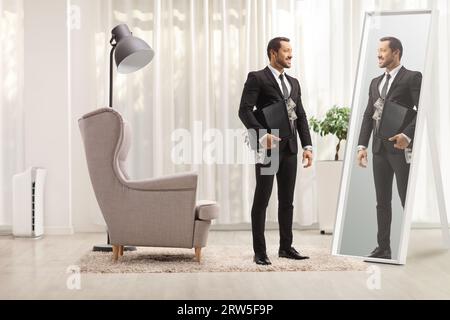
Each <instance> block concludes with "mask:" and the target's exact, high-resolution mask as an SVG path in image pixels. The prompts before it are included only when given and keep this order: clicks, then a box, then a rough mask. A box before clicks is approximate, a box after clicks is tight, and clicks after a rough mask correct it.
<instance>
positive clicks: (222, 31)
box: [71, 0, 450, 225]
mask: <svg viewBox="0 0 450 320" xmlns="http://www.w3.org/2000/svg"><path fill="white" fill-rule="evenodd" d="M86 2H87V1H86V0H73V1H71V3H72V4H75V5H77V4H83V3H84V4H86ZM89 3H90V4H89V5H90V6H91V8H92V10H91V11H90V12H87V13H86V12H81V16H82V17H83V16H86V15H87V16H89V18H90V21H96V22H95V23H92V22H90V23H87V22H86V20H84V21H85V22H84V24H83V18H82V19H81V21H82V28H83V30H84V32H85V33H86V28H87V29H88V32H87V34H88V35H89V37H90V39H91V42H92V44H93V45H92V46H91V47H89V48H86V50H84V49H83V50H84V53H83V54H86V55H90V56H91V57H95V58H92V59H91V65H88V66H87V67H86V70H88V69H89V70H96V73H95V81H93V82H91V83H89V85H90V86H92V87H94V88H95V90H92V88H90V89H89V90H92V91H91V92H93V95H95V96H94V97H91V101H92V102H93V103H95V105H96V106H98V107H99V106H106V105H107V101H108V72H109V71H108V56H109V50H110V47H109V37H110V30H111V29H112V27H114V26H115V25H117V24H119V23H126V24H128V25H129V27H130V28H131V29H132V31H133V33H134V34H135V35H136V36H138V37H141V38H143V39H145V40H146V41H147V42H148V43H149V44H150V45H151V46H152V47H153V48H154V49H155V51H156V56H155V59H154V60H153V61H152V63H151V65H150V66H149V67H147V68H146V69H144V70H141V71H139V72H137V73H135V74H132V75H127V76H124V75H117V76H116V77H115V91H114V106H115V108H116V109H118V110H120V111H121V112H122V114H123V115H124V117H125V118H126V119H127V120H128V121H129V122H130V123H131V125H132V127H133V132H134V137H133V146H132V150H131V154H130V158H129V163H128V165H129V171H130V174H131V176H132V177H134V178H143V177H156V176H161V175H165V174H169V173H173V172H181V171H185V170H196V171H198V173H199V179H200V180H199V189H198V193H199V198H204V199H213V200H216V201H218V202H220V204H221V206H222V213H221V218H220V220H219V223H224V224H235V223H243V222H249V221H250V209H251V201H252V198H253V190H254V179H255V178H254V169H253V166H252V165H243V164H213V165H208V164H202V163H196V164H192V165H176V164H174V163H173V161H172V160H171V149H172V146H173V142H172V141H171V133H172V132H173V131H174V130H176V129H179V128H184V129H187V130H188V131H189V132H190V133H191V134H192V135H193V139H194V138H195V143H197V145H196V147H198V144H199V143H200V141H201V140H202V133H203V132H205V131H206V130H207V129H211V128H215V129H218V130H219V131H220V132H222V133H224V132H225V130H227V129H240V128H243V126H242V124H241V122H240V120H239V118H238V116H237V112H238V107H239V102H240V97H241V93H242V88H243V84H244V82H245V80H246V76H247V73H248V72H249V71H253V70H258V69H261V68H263V67H265V66H266V64H267V57H266V46H267V42H268V41H269V40H270V39H271V38H273V37H275V36H280V35H282V36H287V37H289V38H291V40H292V45H293V49H294V64H293V68H292V69H291V70H289V71H288V73H289V74H290V75H292V76H294V77H297V78H298V79H299V80H300V83H301V85H302V91H303V100H304V101H303V102H304V105H305V108H306V112H307V115H308V116H309V117H310V116H317V117H322V116H323V115H324V114H325V112H326V111H327V110H328V109H329V108H330V107H332V106H333V105H341V106H350V105H351V98H352V90H353V84H354V77H355V74H356V68H357V61H358V53H359V44H360V37H361V31H362V24H363V19H364V13H365V12H366V11H382V10H415V9H439V10H440V14H439V25H440V29H439V43H440V44H439V45H440V48H439V57H438V63H439V64H440V68H439V70H438V72H439V74H440V79H441V80H442V81H440V83H439V84H440V88H439V89H440V90H439V97H440V103H441V104H442V105H447V106H448V104H449V96H448V91H449V90H448V89H449V86H448V72H449V66H448V56H449V52H448V42H449V40H450V38H449V21H450V20H449V19H450V12H449V8H448V3H447V1H446V0H436V1H432V0H429V1H426V0H403V1H393V0H278V1H276V0H209V1H208V0H164V1H162V0H152V1H149V0H99V1H95V2H93V1H92V2H91V1H89ZM85 85H87V84H85ZM442 116H443V117H440V118H439V119H441V121H442V126H440V129H441V130H442V131H441V135H440V137H441V138H442V139H443V140H442V141H441V144H440V145H445V143H446V141H448V136H449V135H448V131H445V130H448V129H447V128H448V120H449V119H448V111H447V112H444V114H443V115H442ZM199 126H200V127H201V129H202V130H198V129H199ZM196 130H197V131H199V132H200V135H199V136H197V135H196V134H195V132H196ZM313 139H314V145H315V153H316V159H318V160H324V159H332V157H333V154H334V153H333V152H334V146H335V143H336V141H335V139H334V138H332V137H328V138H320V137H317V136H315V135H314V138H313ZM203 144H207V141H203ZM342 149H344V148H342ZM218 152H220V150H219V151H218ZM342 155H343V153H342ZM442 157H443V159H448V156H447V158H445V155H442ZM446 177H449V176H448V172H447V173H446ZM426 179H429V178H427V177H426ZM444 180H446V181H448V180H449V179H444ZM447 190H449V189H447ZM427 196H428V195H424V198H423V199H422V203H424V204H426V203H427ZM317 201H326V195H322V194H317V190H316V186H315V171H314V169H310V170H303V169H302V168H301V166H299V173H298V179H297V188H296V200H295V217H294V219H295V220H294V221H295V222H296V223H298V224H300V225H310V224H312V223H314V222H316V220H317V219H316V203H317ZM276 207H277V201H276V184H275V185H274V190H273V197H272V199H271V202H270V205H269V209H268V220H269V221H275V220H276V211H277V210H276ZM418 212H419V211H418ZM435 218H436V217H435V214H434V213H431V212H428V211H427V210H421V211H420V212H419V213H417V214H416V216H415V219H416V221H426V222H431V221H436V220H435Z"/></svg>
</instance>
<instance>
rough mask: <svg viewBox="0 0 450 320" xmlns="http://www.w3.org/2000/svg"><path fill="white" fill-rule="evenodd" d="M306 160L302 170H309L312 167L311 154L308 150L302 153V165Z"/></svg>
mask: <svg viewBox="0 0 450 320" xmlns="http://www.w3.org/2000/svg"><path fill="white" fill-rule="evenodd" d="M305 160H306V164H305V165H304V166H303V168H309V167H311V166H312V162H313V153H312V152H311V151H309V150H305V151H303V161H302V163H305Z"/></svg>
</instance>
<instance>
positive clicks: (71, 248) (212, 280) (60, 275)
mask: <svg viewBox="0 0 450 320" xmlns="http://www.w3.org/2000/svg"><path fill="white" fill-rule="evenodd" d="M104 238H105V237H104V235H103V234H76V235H73V236H46V237H45V238H43V239H41V240H23V239H21V240H17V239H16V240H14V239H12V238H11V237H0V299H269V300H272V299H273V300H276V299H295V300H297V299H450V252H448V251H446V250H444V249H442V245H441V243H442V240H441V233H440V230H413V231H412V232H411V240H410V246H409V248H410V249H409V255H408V261H407V264H406V266H395V265H381V264H377V265H376V266H378V267H380V271H381V283H380V284H381V288H380V289H375V290H373V289H369V287H368V286H367V280H368V278H369V276H370V275H369V274H368V273H366V272H282V273H273V272H260V273H192V274H186V273H184V274H82V275H81V289H80V290H69V289H68V288H67V284H66V283H67V280H68V277H69V274H68V273H66V272H67V271H66V270H67V268H68V267H69V266H70V265H73V264H74V263H75V262H76V261H77V260H78V258H79V257H80V256H81V255H83V254H84V253H85V252H86V251H88V250H89V248H90V247H91V246H92V245H93V244H97V243H103V242H104ZM266 238H267V242H268V243H274V244H275V243H277V242H278V232H277V231H269V232H267V235H266ZM294 239H295V244H296V245H295V246H296V247H297V248H298V249H301V244H303V245H317V244H319V243H322V244H325V245H330V243H331V236H322V235H320V234H319V233H318V231H296V233H295V234H294ZM209 242H210V243H214V244H230V243H231V244H242V243H248V244H249V245H250V244H251V233H250V232H248V231H213V232H211V233H210V238H209ZM368 266H370V265H369V264H368Z"/></svg>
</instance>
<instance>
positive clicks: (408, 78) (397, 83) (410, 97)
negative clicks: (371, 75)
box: [358, 67, 422, 154]
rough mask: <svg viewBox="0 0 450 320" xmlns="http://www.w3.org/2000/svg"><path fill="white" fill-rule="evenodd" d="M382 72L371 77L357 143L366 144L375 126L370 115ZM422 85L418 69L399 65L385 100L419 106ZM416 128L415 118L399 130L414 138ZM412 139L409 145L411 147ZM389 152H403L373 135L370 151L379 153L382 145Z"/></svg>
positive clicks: (381, 78) (411, 106) (378, 92)
mask: <svg viewBox="0 0 450 320" xmlns="http://www.w3.org/2000/svg"><path fill="white" fill-rule="evenodd" d="M383 77H384V74H383V75H381V76H379V77H377V78H375V79H373V80H372V82H371V84H370V89H369V101H368V103H367V107H366V111H365V112H364V117H363V121H362V125H361V131H360V134H359V140H358V145H363V146H366V147H367V146H368V145H369V140H370V136H371V134H372V132H373V130H374V128H375V121H374V120H373V119H372V116H373V114H374V112H375V107H374V106H373V105H374V103H375V102H376V101H377V100H378V98H380V91H379V89H378V88H379V86H380V83H381V81H382V80H383ZM421 85H422V74H421V73H420V72H418V71H410V70H408V69H406V68H405V67H401V68H400V70H399V71H398V73H397V76H396V77H395V79H394V82H392V84H391V88H390V89H389V92H388V94H387V96H386V100H390V101H395V102H398V103H400V104H402V105H405V106H408V107H410V108H414V106H417V107H418V106H419V97H420V87H421ZM415 129H416V118H414V120H413V121H412V122H411V123H410V124H408V125H407V126H406V127H405V128H403V130H401V132H399V133H404V134H406V135H407V136H408V137H410V138H411V139H412V140H414V133H415ZM412 144H413V141H411V144H410V146H409V147H412ZM383 145H384V147H385V148H386V150H387V151H388V152H390V153H403V152H404V151H403V150H400V149H396V148H394V142H390V141H385V140H382V139H380V138H378V137H376V136H375V135H374V136H373V143H372V152H373V153H374V154H375V153H379V152H380V151H381V150H382V146H383Z"/></svg>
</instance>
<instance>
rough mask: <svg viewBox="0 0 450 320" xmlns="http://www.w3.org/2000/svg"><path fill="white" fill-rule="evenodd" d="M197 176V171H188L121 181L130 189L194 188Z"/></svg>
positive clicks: (169, 189)
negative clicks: (145, 178) (152, 177)
mask: <svg viewBox="0 0 450 320" xmlns="http://www.w3.org/2000/svg"><path fill="white" fill-rule="evenodd" d="M197 177H198V175H197V173H195V172H188V173H181V174H174V175H170V176H164V177H160V178H154V179H147V180H134V181H133V180H129V181H124V182H123V183H124V184H125V185H126V186H127V187H128V188H130V189H134V190H141V191H180V190H195V189H196V188H197Z"/></svg>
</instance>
